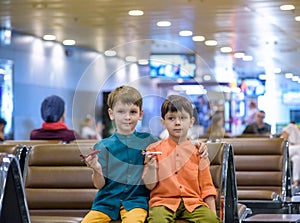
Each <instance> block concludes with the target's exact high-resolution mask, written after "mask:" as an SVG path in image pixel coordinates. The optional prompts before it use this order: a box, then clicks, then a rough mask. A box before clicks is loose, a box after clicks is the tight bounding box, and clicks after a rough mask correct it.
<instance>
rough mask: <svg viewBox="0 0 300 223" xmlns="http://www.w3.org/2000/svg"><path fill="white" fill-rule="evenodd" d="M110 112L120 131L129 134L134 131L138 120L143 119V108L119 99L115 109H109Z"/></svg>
mask: <svg viewBox="0 0 300 223" xmlns="http://www.w3.org/2000/svg"><path fill="white" fill-rule="evenodd" d="M108 114H109V117H110V119H111V120H113V121H114V122H115V125H116V129H117V131H118V133H119V134H122V135H129V134H132V133H133V132H134V130H135V127H136V125H137V122H138V121H139V120H141V119H142V116H143V110H140V108H139V107H138V106H137V105H134V104H124V103H122V102H121V101H117V102H116V104H115V105H114V107H113V109H111V108H109V109H108Z"/></svg>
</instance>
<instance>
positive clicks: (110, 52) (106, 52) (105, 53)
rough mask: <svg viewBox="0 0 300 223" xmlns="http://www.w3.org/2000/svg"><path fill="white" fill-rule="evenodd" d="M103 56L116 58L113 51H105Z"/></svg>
mask: <svg viewBox="0 0 300 223" xmlns="http://www.w3.org/2000/svg"><path fill="white" fill-rule="evenodd" d="M104 55H105V56H108V57H113V56H116V55H117V52H116V51H114V50H106V51H105V52H104Z"/></svg>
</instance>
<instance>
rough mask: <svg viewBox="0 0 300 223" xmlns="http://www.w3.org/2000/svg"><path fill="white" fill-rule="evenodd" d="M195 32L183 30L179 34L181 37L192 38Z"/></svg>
mask: <svg viewBox="0 0 300 223" xmlns="http://www.w3.org/2000/svg"><path fill="white" fill-rule="evenodd" d="M192 35H193V32H192V31H190V30H182V31H180V32H179V36H192Z"/></svg>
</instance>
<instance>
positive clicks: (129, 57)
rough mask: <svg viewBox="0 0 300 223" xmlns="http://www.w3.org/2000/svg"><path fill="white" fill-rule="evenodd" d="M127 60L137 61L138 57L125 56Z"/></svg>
mask: <svg viewBox="0 0 300 223" xmlns="http://www.w3.org/2000/svg"><path fill="white" fill-rule="evenodd" d="M125 60H126V61H127V62H136V57H135V56H127V57H125Z"/></svg>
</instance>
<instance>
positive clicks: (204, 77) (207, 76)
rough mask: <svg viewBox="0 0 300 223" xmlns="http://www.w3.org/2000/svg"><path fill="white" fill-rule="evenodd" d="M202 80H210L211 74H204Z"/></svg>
mask: <svg viewBox="0 0 300 223" xmlns="http://www.w3.org/2000/svg"><path fill="white" fill-rule="evenodd" d="M203 80H205V81H210V80H211V76H210V75H209V74H205V75H203Z"/></svg>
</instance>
